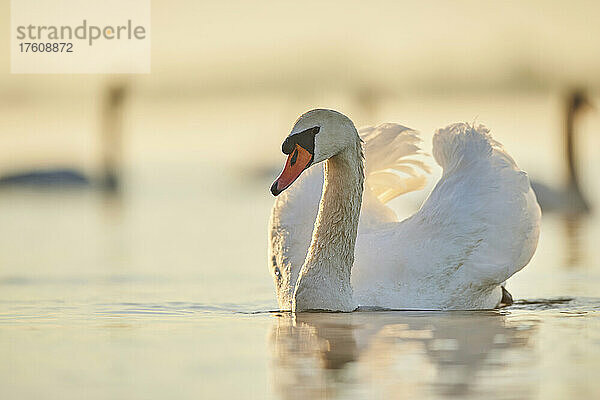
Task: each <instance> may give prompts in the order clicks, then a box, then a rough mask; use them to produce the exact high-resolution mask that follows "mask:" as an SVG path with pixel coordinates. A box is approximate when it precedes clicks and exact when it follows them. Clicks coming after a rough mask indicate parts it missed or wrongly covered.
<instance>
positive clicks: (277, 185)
mask: <svg viewBox="0 0 600 400" xmlns="http://www.w3.org/2000/svg"><path fill="white" fill-rule="evenodd" d="M312 160H313V155H312V154H310V152H309V151H308V150H306V149H305V148H304V147H302V146H300V145H299V144H296V148H295V149H294V151H292V152H291V153H290V155H289V156H288V159H287V161H286V162H285V167H283V171H281V174H280V175H279V177H278V178H277V179H275V182H273V186H271V193H273V196H277V195H278V194H279V193H281V192H283V191H284V190H285V189H287V188H288V187H289V186H290V185H291V184H292V183H293V182H294V181H295V180H296V179H298V177H299V176H300V174H301V173H302V171H304V170H305V169H306V168H308V167H309V166H310V164H311V163H312Z"/></svg>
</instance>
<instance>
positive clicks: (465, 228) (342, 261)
mask: <svg viewBox="0 0 600 400" xmlns="http://www.w3.org/2000/svg"><path fill="white" fill-rule="evenodd" d="M312 126H319V127H320V130H321V132H320V133H318V134H316V135H315V136H314V156H313V158H314V161H315V162H319V161H323V160H325V159H326V160H327V162H326V165H325V168H324V170H325V172H324V175H321V174H320V173H319V169H317V168H313V169H316V171H310V170H309V171H307V172H310V174H308V175H307V176H306V177H305V179H303V180H302V181H300V182H299V183H298V185H295V186H292V187H291V189H289V193H288V195H287V196H285V197H282V198H280V199H278V200H277V201H276V203H275V206H274V208H273V212H272V216H271V221H270V245H271V249H270V252H271V256H272V257H271V260H272V262H273V265H272V267H271V268H272V270H273V271H274V279H275V282H276V287H277V294H278V300H279V303H280V307H281V308H282V309H289V308H290V305H291V308H292V309H293V310H295V311H302V310H308V309H325V310H336V311H352V310H353V309H355V308H356V307H357V306H359V305H360V306H374V307H384V308H402V309H481V308H494V307H496V306H498V304H499V303H500V301H501V299H502V295H503V290H502V288H501V284H502V283H503V282H505V281H506V280H507V279H508V278H509V277H510V276H511V275H513V274H514V273H515V272H517V271H519V270H520V269H521V268H523V267H524V266H525V265H526V264H527V263H528V262H529V260H530V259H531V257H532V255H533V253H534V251H535V248H536V245H537V239H538V235H539V219H540V210H539V206H538V205H537V202H536V199H535V195H534V194H533V191H532V190H531V188H530V185H529V179H528V178H527V175H526V174H525V173H524V172H523V171H520V170H519V169H518V168H517V166H516V164H515V162H514V161H513V160H512V159H511V158H510V156H508V154H506V152H505V151H504V150H503V149H502V147H501V146H500V144H498V143H497V142H495V141H494V140H493V139H492V138H491V137H490V136H489V134H488V132H487V130H486V129H485V128H483V127H481V126H480V127H478V128H474V127H471V126H469V125H466V124H455V125H451V126H449V127H447V128H446V129H443V130H439V131H438V132H437V133H436V135H435V137H434V147H433V154H434V157H435V159H436V161H437V162H438V164H440V166H441V167H442V168H443V169H444V173H443V175H442V178H441V179H440V181H439V182H438V184H437V185H436V187H435V188H434V189H433V191H432V193H431V194H430V196H429V198H428V199H427V200H426V201H425V203H424V204H423V206H422V207H421V209H420V210H419V211H418V212H417V213H415V214H414V215H413V216H411V217H409V218H407V219H405V220H404V221H401V222H398V221H397V220H396V218H395V214H394V213H393V211H391V210H390V209H389V208H387V206H385V205H384V204H383V203H382V202H381V201H379V200H378V199H377V197H375V195H374V193H373V191H372V190H371V187H369V185H367V191H366V192H365V193H366V194H365V196H364V198H362V204H363V207H364V211H365V215H363V217H362V219H361V221H360V226H359V212H360V206H361V195H362V192H363V179H364V178H363V177H364V174H363V160H362V150H361V149H362V147H361V142H360V139H359V136H358V133H357V132H356V129H355V128H354V125H353V124H352V122H351V121H350V120H349V119H347V118H346V117H345V116H343V115H341V114H339V113H336V112H333V111H329V110H313V111H311V112H309V113H307V114H305V115H303V116H302V117H301V118H300V119H299V120H298V122H297V123H296V125H295V127H294V129H293V131H292V134H291V135H290V137H289V138H292V139H293V138H296V136H294V135H298V134H299V133H302V132H304V131H306V130H307V129H308V128H310V127H312ZM319 135H321V136H319ZM289 138H288V139H289ZM332 142H333V143H332ZM388 146H389V144H388ZM284 147H285V143H284ZM368 149H369V140H368V138H367V150H368ZM380 150H381V151H384V152H383V153H381V154H379V153H378V154H377V158H375V159H374V160H375V161H374V163H376V162H378V161H379V162H384V161H382V160H383V159H384V156H385V150H386V149H385V148H383V149H380ZM387 150H388V152H390V153H393V148H391V147H388V149H387ZM413 153H414V152H413ZM290 157H292V156H290ZM384 163H385V162H384ZM308 165H310V164H308ZM286 168H287V167H286ZM366 169H367V171H369V155H367V165H366ZM285 173H286V170H284V172H283V173H282V176H283V175H284V174H285ZM322 176H323V178H321V177H322ZM321 179H322V180H321ZM280 180H281V177H280V178H279V179H278V181H276V182H275V184H274V187H275V188H277V187H276V184H277V183H278V182H280ZM321 182H323V183H322V187H323V189H322V191H323V194H322V196H315V192H317V193H318V191H319V189H320V186H321ZM288 186H289V184H288ZM379 189H381V188H379ZM276 192H278V190H277V191H274V193H276ZM378 193H381V190H379V191H378ZM317 209H318V213H317ZM315 214H316V222H314V221H315V219H314V218H315ZM294 216H296V217H294ZM311 217H312V218H313V219H312V221H311V220H310V218H311ZM313 222H314V230H313ZM307 232H312V235H309V234H307ZM298 271H300V272H299V273H298ZM295 276H297V279H296V277H295Z"/></svg>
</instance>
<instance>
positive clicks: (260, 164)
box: [0, 99, 600, 399]
mask: <svg viewBox="0 0 600 400" xmlns="http://www.w3.org/2000/svg"><path fill="white" fill-rule="evenodd" d="M474 103H476V102H475V101H472V102H467V103H465V105H464V108H465V109H467V108H472V107H473V104H474ZM240 104H245V105H247V104H248V102H247V101H243V102H242V101H241V102H240ZM506 104H509V105H510V104H516V106H514V107H515V108H514V109H513V108H507V107H508V106H506ZM547 105H548V103H547V101H546V100H544V99H541V100H539V99H538V100H536V101H530V102H523V101H515V102H510V101H508V100H507V101H506V102H505V103H503V102H500V104H491V105H486V106H484V107H483V111H481V113H480V115H479V119H481V120H482V121H485V122H488V121H491V122H488V123H489V124H490V125H492V126H499V128H498V133H497V135H496V137H497V138H498V139H499V140H501V141H503V142H505V144H506V145H507V147H508V149H509V151H510V152H511V154H514V155H515V156H516V158H517V160H519V162H520V164H521V165H523V166H524V167H525V168H528V170H530V171H531V170H534V171H533V172H535V170H536V169H537V171H539V173H538V174H539V175H540V176H542V177H543V178H549V179H550V180H551V179H552V177H554V179H555V182H558V181H559V180H560V179H559V178H558V176H560V175H557V174H555V173H554V172H553V171H560V163H559V162H558V161H556V162H555V158H556V157H554V154H555V153H556V154H560V152H559V151H557V150H556V148H554V147H552V143H555V142H560V140H558V139H557V140H555V141H554V142H553V141H552V140H548V141H545V140H544V138H545V135H547V134H548V133H547V131H546V130H545V126H544V124H547V123H548V122H547V118H546V116H547V113H548V110H550V111H552V110H553V109H552V107H550V106H548V107H547ZM163 106H164V107H167V109H166V110H163V111H162V112H163V113H165V115H172V116H173V119H174V120H179V121H189V123H185V124H184V123H182V124H181V126H179V127H176V128H175V129H171V128H172V127H171V126H170V123H169V121H165V120H155V121H153V120H147V119H144V120H143V122H140V123H137V124H134V128H133V134H132V137H131V138H129V139H128V140H129V146H130V147H129V148H130V149H138V150H136V151H137V152H136V151H134V150H130V151H131V154H130V155H129V159H130V160H131V162H130V164H128V165H127V169H126V178H127V181H126V182H127V183H128V185H127V186H126V187H125V190H124V191H123V193H122V195H121V196H117V197H106V196H103V195H101V194H100V193H96V192H93V191H78V190H70V191H42V192H40V191H38V190H27V189H19V190H16V189H11V190H8V189H4V190H1V191H0V210H1V211H0V215H2V223H1V224H0V354H1V357H2V362H0V398H3V399H81V398H87V399H164V398H201V399H202V398H217V399H218V398H257V399H263V398H283V399H286V398H339V399H352V398H367V397H368V398H382V399H388V398H416V397H417V396H419V397H422V398H432V399H435V398H461V399H463V398H490V399H496V398H497V399H564V398H586V399H587V398H589V399H594V398H600V381H599V380H598V371H600V290H599V288H600V263H599V262H598V260H599V259H600V248H599V247H598V246H597V243H598V241H599V240H600V220H599V218H598V216H597V214H594V215H592V216H589V217H581V218H573V217H566V216H562V215H547V216H545V217H544V221H543V222H544V226H543V230H542V237H541V241H540V245H539V248H538V251H537V254H536V256H535V257H534V259H533V261H532V263H531V264H530V265H529V266H528V267H527V268H526V269H525V270H523V271H522V272H520V273H519V274H517V275H516V276H515V277H514V278H513V279H512V280H511V281H510V283H509V289H510V291H511V292H512V293H513V296H514V297H515V299H517V302H516V304H515V305H513V306H511V307H509V308H506V309H503V310H498V311H480V312H446V313H444V312H406V311H404V312H403V311H377V312H376V311H366V310H364V311H359V312H355V313H352V314H331V313H325V314H321V313H307V314H301V315H296V316H293V315H291V314H288V313H279V312H277V310H276V302H275V299H274V295H273V287H272V281H271V278H270V276H269V274H268V272H267V268H266V240H265V239H266V238H265V236H266V232H265V231H266V221H267V218H268V213H269V208H270V205H271V203H272V198H271V197H270V196H269V194H268V187H269V184H270V182H269V181H270V180H271V179H272V177H273V175H274V172H273V170H276V169H277V166H278V165H277V164H278V163H279V162H281V160H280V157H279V155H278V154H277V153H275V154H271V153H274V152H276V150H274V151H273V152H271V151H269V150H267V149H269V148H271V147H274V148H275V149H277V148H278V142H280V139H281V137H282V136H283V135H284V134H285V132H284V131H283V130H284V129H283V126H284V125H285V130H287V129H289V127H288V125H289V124H290V121H292V120H293V119H292V118H291V117H290V118H289V121H288V119H285V121H284V122H285V123H284V122H282V123H281V124H282V127H279V126H277V129H275V127H274V126H271V127H268V128H267V133H265V135H266V138H265V139H261V140H264V143H262V144H263V145H264V149H265V150H264V152H265V153H269V154H270V155H269V156H268V157H266V159H265V160H261V159H260V157H257V156H256V154H252V155H248V158H244V157H242V155H244V154H245V151H246V150H245V149H248V147H247V146H245V145H247V144H249V143H250V142H251V141H250V139H248V138H247V137H244V136H240V129H241V127H242V125H244V124H250V125H249V126H251V127H252V128H251V130H252V131H253V132H254V131H258V130H259V129H260V128H259V126H260V124H259V122H260V121H258V120H256V119H252V116H251V115H250V113H248V114H246V115H244V116H243V117H244V118H240V119H244V121H239V123H235V122H230V123H229V124H228V125H227V126H226V127H221V131H220V132H221V133H222V134H221V135H212V136H211V135H208V136H200V138H198V137H197V136H194V134H193V133H194V132H197V131H198V130H199V129H200V128H199V127H207V126H208V127H211V126H213V127H215V129H216V127H217V122H216V120H217V117H214V118H215V120H214V121H212V120H203V119H202V120H201V119H199V118H200V117H197V116H195V114H193V115H194V116H192V113H191V110H193V109H195V108H196V107H195V106H194V107H192V106H191V105H186V106H181V105H178V106H173V110H171V109H168V107H169V106H167V105H163ZM259 106H261V103H260V102H259ZM137 107H138V108H137V109H135V114H136V115H138V116H140V115H141V116H144V117H146V116H148V115H149V114H150V112H147V111H143V110H145V109H146V108H144V107H146V106H144V107H142V106H139V105H138V106H137ZM161 107H162V106H161ZM212 107H215V108H218V106H215V105H213V106H212ZM240 107H241V106H240ZM289 107H290V108H291V109H294V110H297V109H298V108H299V106H298V104H291V105H290V106H289ZM411 107H412V108H411ZM435 107H437V109H438V110H439V113H435V112H433V111H430V110H421V109H420V108H419V107H418V106H415V105H412V106H411V105H408V104H406V105H405V107H404V108H403V110H404V111H403V112H405V113H406V115H411V116H415V117H414V118H415V120H414V121H408V122H407V124H409V125H413V126H420V127H421V129H423V130H424V131H425V130H426V129H429V128H430V127H429V125H425V126H423V125H422V124H420V123H419V122H423V121H426V120H427V114H428V113H430V112H431V113H433V114H441V115H443V116H444V118H446V117H448V119H449V121H441V120H440V121H429V122H428V123H429V124H431V125H433V124H435V125H440V126H441V125H443V124H444V123H446V122H450V121H451V120H459V119H462V118H463V115H464V114H462V113H461V112H462V111H461V110H460V109H457V110H455V111H456V113H455V114H456V115H455V114H454V113H452V112H450V111H448V110H447V109H446V108H445V107H444V104H437V105H435V104H434V108H435ZM486 107H487V108H486ZM523 107H525V108H524V109H523ZM300 108H302V109H303V108H304V107H300ZM388 108H389V109H393V108H394V107H393V105H387V106H386V107H383V111H381V115H378V116H377V117H376V118H377V119H378V120H397V121H402V118H400V117H399V116H395V115H392V114H390V113H389V112H387V111H385V110H387V109H388ZM396 108H398V107H396ZM486 110H488V111H489V110H494V111H493V112H491V111H490V112H488V111H486ZM498 110H499V111H498ZM205 111H206V110H205ZM444 112H445V114H444ZM11 113H14V110H12V111H11ZM178 113H179V114H178ZM294 113H295V111H294ZM49 114H51V112H49ZM207 114H210V112H204V114H203V115H207ZM525 114H526V115H527V116H528V118H525V117H523V118H521V119H519V118H520V117H522V116H523V115H525ZM42 115H43V114H42ZM5 117H6V116H5ZM246 117H247V118H246ZM472 117H473V116H470V117H469V120H471V119H472ZM517 117H519V118H517ZM40 118H41V120H40V122H39V123H40V124H43V123H44V120H43V117H40ZM202 118H207V119H208V118H209V117H202ZM254 118H255V117H254ZM283 119H284V118H283V117H282V120H283ZM365 119H366V117H365ZM465 119H466V117H465ZM517 120H518V121H517ZM248 121H249V122H248ZM597 122H598V121H597V120H596V124H597ZM519 124H521V125H522V126H524V127H525V128H526V129H527V130H528V132H529V133H530V135H529V136H526V137H525V138H521V136H520V135H519V134H517V133H516V132H514V131H513V130H512V128H514V127H515V126H519ZM598 125H600V124H597V125H595V126H596V127H597V126H598ZM247 126H248V125H246V129H247ZM535 127H538V129H539V131H536V130H535ZM170 130H171V131H170ZM173 130H174V132H172V131H173ZM167 131H169V135H170V136H169V137H168V139H165V137H164V136H161V135H160V133H164V134H166V132H167ZM142 132H143V134H142ZM206 137H211V141H210V143H211V146H208V147H209V148H207V146H206V143H207V142H206V140H207V139H206ZM590 137H592V136H590ZM236 140H239V142H241V144H240V143H237V142H236ZM426 140H427V137H426ZM592 140H594V139H592ZM596 143H597V142H596ZM236 144H240V148H239V149H236ZM532 144H533V145H536V144H537V145H538V146H537V147H534V146H532ZM543 146H546V147H543ZM252 148H256V147H252ZM588 148H590V146H588ZM139 149H142V150H139ZM232 149H234V150H232ZM541 149H545V150H543V151H542V150H541ZM261 151H262V150H261ZM588 151H591V150H588ZM248 159H249V160H250V161H249V164H245V163H244V161H243V160H248ZM594 159H597V158H595V155H593V157H590V156H589V155H588V158H587V160H594ZM583 162H584V163H586V170H587V175H586V176H584V181H585V182H586V190H588V192H589V195H590V197H591V198H592V199H593V201H595V204H596V205H597V208H598V207H600V202H598V199H600V196H598V191H600V187H597V186H594V184H595V180H594V176H597V173H598V172H600V171H598V168H599V167H598V166H597V165H596V163H594V162H591V161H585V160H584V161H583ZM555 164H559V165H558V166H557V165H555ZM529 166H531V167H529ZM265 171H266V172H265ZM549 171H550V172H549ZM438 172H439V171H438ZM533 172H532V174H533ZM435 179H436V178H434V180H435ZM421 196H422V195H421ZM421 198H422V197H421ZM411 199H413V200H414V202H417V201H418V200H419V195H418V194H417V195H415V196H413V197H411ZM395 207H396V209H397V210H398V211H399V213H400V214H402V215H405V214H407V213H408V212H411V210H412V209H414V204H401V203H400V202H399V203H398V204H395Z"/></svg>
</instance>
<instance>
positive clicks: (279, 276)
mask: <svg viewBox="0 0 600 400" xmlns="http://www.w3.org/2000/svg"><path fill="white" fill-rule="evenodd" d="M275 276H276V277H277V279H279V278H281V271H280V270H279V267H275Z"/></svg>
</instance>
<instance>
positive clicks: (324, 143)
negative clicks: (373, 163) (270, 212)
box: [271, 109, 358, 196]
mask: <svg viewBox="0 0 600 400" xmlns="http://www.w3.org/2000/svg"><path fill="white" fill-rule="evenodd" d="M357 138H358V132H357V131H356V128H355V127H354V124H353V123H352V121H351V120H350V118H348V117H346V116H345V115H344V114H342V113H339V112H337V111H334V110H324V109H316V110H311V111H308V112H307V113H305V114H302V115H301V116H300V118H298V120H297V121H296V123H295V124H294V127H293V128H292V132H291V133H290V134H289V135H288V137H287V138H286V139H285V141H284V142H283V144H282V145H281V150H282V151H283V153H284V154H287V155H288V158H287V161H286V163H285V166H284V167H283V171H282V172H281V174H280V175H279V177H278V178H277V179H276V180H275V182H273V185H272V186H271V193H273V195H274V196H277V195H278V194H279V193H281V192H283V191H284V190H285V189H287V188H288V187H289V186H290V185H291V184H292V183H293V182H294V181H295V180H296V179H297V178H298V177H299V176H300V174H301V173H302V172H303V171H304V170H305V169H307V168H308V167H310V166H311V165H314V164H317V163H319V162H321V161H325V160H327V159H328V158H331V157H333V156H335V155H337V154H338V153H340V152H341V151H343V150H345V149H346V148H347V147H349V146H351V145H354V144H355V143H356V140H357Z"/></svg>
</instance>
